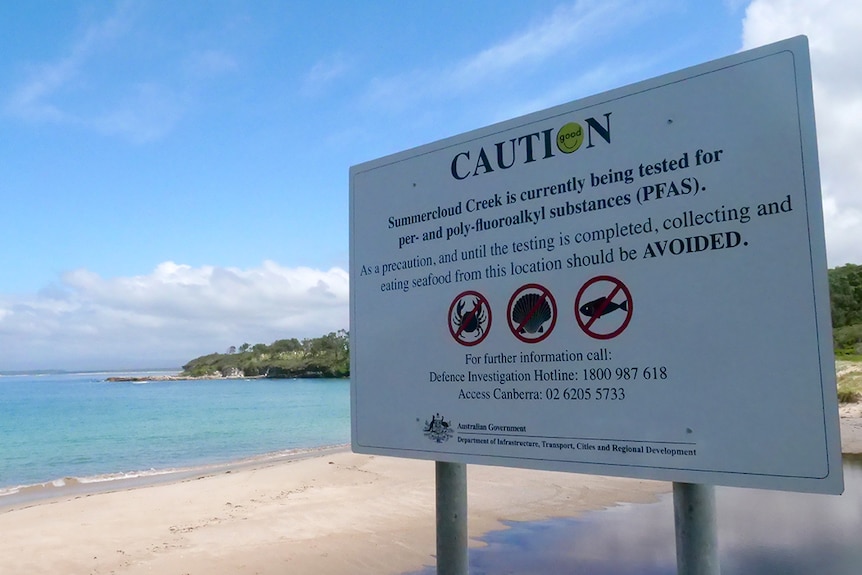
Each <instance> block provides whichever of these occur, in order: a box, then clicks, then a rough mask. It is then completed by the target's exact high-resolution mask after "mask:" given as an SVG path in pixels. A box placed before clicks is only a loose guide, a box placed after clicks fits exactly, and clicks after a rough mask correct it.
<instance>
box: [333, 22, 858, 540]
mask: <svg viewBox="0 0 862 575" xmlns="http://www.w3.org/2000/svg"><path fill="white" fill-rule="evenodd" d="M350 190H351V205H350V211H351V213H350V222H351V247H350V254H351V263H350V266H351V282H350V291H351V293H350V306H351V322H350V323H351V329H350V337H351V344H350V345H351V420H352V422H351V425H352V431H351V438H352V447H353V450H354V451H356V452H359V453H369V454H381V455H393V456H399V457H411V458H418V459H428V460H435V461H447V462H452V463H456V464H466V463H479V464H489V465H504V466H513V467H525V468H533V469H548V470H558V471H570V472H576V473H590V474H598V475H616V476H626V477H636V478H649V479H659V480H667V481H673V482H675V483H678V484H690V485H697V486H699V487H696V488H692V489H693V490H694V492H695V495H696V494H697V493H698V490H699V489H700V488H701V487H702V488H703V489H707V487H706V486H711V485H730V486H739V487H755V488H762V489H782V490H792V491H806V492H816V493H841V492H842V491H843V476H842V469H841V446H840V435H839V429H838V406H837V398H836V391H835V390H836V385H835V370H834V355H833V349H832V337H831V320H830V306H829V288H828V282H827V276H826V248H825V240H824V232H823V214H822V202H821V195H820V176H819V166H818V158H817V142H816V134H815V126H814V103H813V96H812V90H811V71H810V64H809V55H808V44H807V39H806V38H804V37H797V38H792V39H789V40H785V41H782V42H779V43H776V44H772V45H769V46H764V47H762V48H758V49H755V50H750V51H747V52H742V53H739V54H735V55H732V56H729V57H727V58H723V59H720V60H716V61H713V62H707V63H705V64H702V65H699V66H695V67H693V68H689V69H686V70H681V71H679V72H675V73H672V74H668V75H665V76H661V77H658V78H654V79H651V80H646V81H644V82H640V83H638V84H634V85H631V86H626V87H623V88H619V89H616V90H612V91H610V92H606V93H603V94H598V95H595V96H591V97H589V98H585V99H583V100H578V101H575V102H570V103H568V104H563V105H561V106H557V107H555V108H550V109H547V110H543V111H539V112H535V113H533V114H529V115H527V116H523V117H519V118H514V119H511V120H508V121H505V122H502V123H499V124H495V125H492V126H487V127H484V128H480V129H478V130H475V131H472V132H468V133H465V134H460V135H457V136H454V137H451V138H448V139H445V140H441V141H438V142H434V143H431V144H427V145H425V146H421V147H419V148H415V149H412V150H407V151H404V152H400V153H398V154H394V155H392V156H387V157H384V158H380V159H377V160H373V161H370V162H367V163H364V164H360V165H357V166H353V167H351V170H350ZM708 489H711V487H710V488H708ZM687 493H688V488H686V489H683V490H682V491H681V496H683V495H685V497H684V498H683V500H688V498H689V495H686V494H687ZM700 500H701V499H700V498H699V497H698V496H695V497H694V501H695V502H696V501H700ZM699 505H700V504H698V503H692V504H691V506H693V507H691V509H692V511H693V513H694V515H693V516H692V520H693V521H694V525H695V526H697V525H703V524H704V523H703V521H702V516H701V515H699V514H698V513H697V508H698V507H699ZM686 516H687V515H686V514H682V517H683V518H684V517H686ZM698 517H701V519H698ZM713 521H714V518H713ZM682 525H690V523H689V522H688V521H685V522H683V523H682ZM684 531H685V532H688V533H691V530H690V529H687V530H684ZM701 531H702V530H701V528H700V527H695V528H694V532H695V534H696V533H698V532H701ZM684 540H685V541H698V540H699V539H698V537H695V538H694V539H691V538H689V537H688V536H687V537H686V538H685V539H684ZM687 547H688V546H686V548H687ZM713 547H714V545H713ZM698 553H699V551H698Z"/></svg>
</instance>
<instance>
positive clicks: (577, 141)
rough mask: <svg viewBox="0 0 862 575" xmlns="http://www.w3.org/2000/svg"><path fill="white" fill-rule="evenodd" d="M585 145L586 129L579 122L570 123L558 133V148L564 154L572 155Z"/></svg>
mask: <svg viewBox="0 0 862 575" xmlns="http://www.w3.org/2000/svg"><path fill="white" fill-rule="evenodd" d="M583 143H584V129H583V128H582V127H581V125H580V124H578V123H577V122H569V123H568V124H566V125H565V126H563V127H562V128H560V131H559V132H557V147H558V148H559V149H560V151H561V152H563V153H564V154H571V153H572V152H574V151H575V150H577V149H578V148H580V147H581V144H583Z"/></svg>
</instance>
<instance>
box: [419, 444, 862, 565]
mask: <svg viewBox="0 0 862 575" xmlns="http://www.w3.org/2000/svg"><path fill="white" fill-rule="evenodd" d="M844 481H845V486H846V487H845V491H844V494H843V495H841V496H840V497H839V496H833V495H812V494H805V493H790V492H783V491H765V490H757V489H737V488H729V487H718V488H716V503H717V509H718V529H719V549H720V558H721V572H722V575H822V574H827V573H828V574H829V575H858V574H859V573H860V569H862V544H860V535H859V534H860V533H862V456H859V455H855V456H846V455H845V459H844ZM509 525H510V527H511V528H510V529H509V530H506V531H498V532H494V533H490V534H488V535H487V536H486V537H483V538H482V539H483V541H484V542H486V543H487V544H488V545H487V547H483V548H477V549H471V550H470V572H471V573H472V574H474V575H502V574H508V573H518V574H520V575H533V574H535V575H539V574H546V573H570V574H574V575H581V574H583V575H675V574H676V555H675V547H674V525H673V499H672V496H671V495H670V494H667V495H665V496H664V497H663V498H662V499H661V500H660V501H659V502H658V503H653V504H640V505H621V506H619V507H615V508H612V509H608V510H605V511H599V512H594V513H590V514H587V515H584V516H582V517H580V518H577V519H558V520H551V521H541V522H530V523H510V524H509ZM420 573H421V574H422V575H427V574H431V573H433V569H431V570H425V571H422V572H420Z"/></svg>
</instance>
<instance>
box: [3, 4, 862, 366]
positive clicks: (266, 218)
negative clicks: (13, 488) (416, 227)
mask: <svg viewBox="0 0 862 575" xmlns="http://www.w3.org/2000/svg"><path fill="white" fill-rule="evenodd" d="M860 29H862V8H858V7H855V3H852V2H790V1H778V0H762V1H760V0H755V1H753V2H750V3H749V2H743V1H707V2H682V1H661V0H656V1H640V2H634V1H614V0H601V1H600V0H594V1H588V0H582V1H575V2H565V1H533V2H514V1H511V2H510V1H503V2H501V1H499V0H496V1H484V0H481V1H471V2H466V3H465V2H453V1H435V2H430V1H429V2H419V1H417V2H401V1H391V2H389V1H387V2H336V1H330V2H266V1H258V2H239V1H237V2H232V1H214V2H206V3H203V2H167V1H151V2H150V1H140V2H138V1H120V2H107V1H99V2H83V1H82V2H53V1H34V2H26V3H13V2H5V3H0V197H2V206H3V210H2V215H3V223H2V227H0V230H2V231H0V238H2V246H3V249H2V250H0V268H2V269H3V270H4V273H3V274H2V275H0V349H2V350H3V352H2V353H0V370H4V369H28V368H49V367H67V368H73V369H76V368H97V367H99V368H100V367H132V366H161V365H163V366H176V365H179V364H181V363H183V362H184V361H186V360H188V359H191V358H192V357H195V356H197V355H201V354H204V353H210V352H213V351H224V350H225V349H226V348H227V347H228V346H230V345H239V344H241V343H243V342H250V343H256V342H270V341H272V340H274V339H277V338H282V337H300V338H301V337H315V336H318V335H322V334H325V333H327V332H329V331H334V330H337V329H341V328H348V327H349V326H348V311H347V291H348V283H349V279H348V273H347V269H348V235H349V230H348V200H349V197H348V169H349V167H350V166H351V165H353V164H357V163H360V162H363V161H367V160H371V159H374V158H376V157H380V156H383V155H386V154H390V153H393V152H397V151H400V150H403V149H407V148H411V147H414V146H419V145H422V144H425V143H428V142H431V141H434V140H437V139H440V138H443V137H447V136H451V135H454V134H458V133H461V132H464V131H468V130H471V129H474V128H478V127H481V126H484V125H487V124H490V123H494V122H497V121H501V120H505V119H508V118H511V117H514V116H518V115H521V114H525V113H528V112H531V111H536V110H540V109H543V108H546V107H549V106H552V105H556V104H560V103H563V102H567V101H570V100H574V99H578V98H581V97H584V96H588V95H591V94H594V93H597V92H601V91H604V90H607V89H611V88H615V87H618V86H622V85H625V84H629V83H632V82H636V81H639V80H643V79H646V78H649V77H653V76H656V75H660V74H663V73H665V72H670V71H674V70H677V69H680V68H684V67H687V66H691V65H695V64H698V63H701V62H703V61H706V60H711V59H714V58H719V57H722V56H726V55H728V54H732V53H734V52H737V51H739V50H741V49H744V48H750V47H754V46H758V45H762V44H765V43H769V42H771V41H775V40H779V39H783V38H786V37H790V36H793V35H796V34H799V33H805V34H808V35H809V37H810V40H811V46H812V62H813V68H814V76H815V99H816V105H817V122H818V135H819V140H820V155H821V170H822V179H823V188H824V208H825V214H826V225H827V245H828V251H829V263H830V265H831V266H834V265H840V264H843V263H847V262H852V263H862V242H860V241H858V231H857V230H858V229H860V225H862V199H860V195H859V194H858V192H857V190H856V187H857V186H858V183H859V181H860V178H862V171H860V170H862V168H860V167H858V165H862V163H860V162H858V161H857V159H856V152H857V151H858V150H859V149H860V146H859V144H862V141H860V140H862V130H860V127H862V78H860V76H862V74H860V72H859V71H858V69H856V67H854V66H850V67H848V66H847V64H848V62H855V61H857V60H858V59H859V57H860V56H862V41H860V39H859V36H860V35H859V33H858V31H859V30H860Z"/></svg>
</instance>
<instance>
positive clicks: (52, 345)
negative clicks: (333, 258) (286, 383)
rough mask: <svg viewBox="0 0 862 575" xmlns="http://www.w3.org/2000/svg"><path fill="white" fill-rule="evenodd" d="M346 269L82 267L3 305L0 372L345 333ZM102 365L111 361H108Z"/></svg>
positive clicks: (170, 357) (150, 359)
mask: <svg viewBox="0 0 862 575" xmlns="http://www.w3.org/2000/svg"><path fill="white" fill-rule="evenodd" d="M348 285H349V277H348V273H347V272H346V271H344V270H342V269H339V268H332V269H330V270H326V271H323V270H315V269H310V268H302V267H300V268H286V267H282V266H280V265H278V264H276V263H274V262H270V261H267V262H264V263H263V264H262V265H261V266H260V267H257V268H253V269H236V268H220V267H213V266H202V267H198V268H194V267H191V266H188V265H180V264H175V263H173V262H165V263H162V264H160V265H159V266H157V267H156V268H155V269H154V270H153V271H152V273H150V274H148V275H144V276H134V277H118V278H103V277H101V276H99V275H98V274H95V273H93V272H91V271H88V270H85V269H79V270H75V271H71V272H68V273H66V274H65V275H64V276H63V277H62V280H61V285H60V286H55V287H54V288H53V289H51V290H46V291H45V292H43V293H41V294H39V295H36V296H31V297H27V298H11V297H6V298H4V299H0V347H2V349H3V350H4V353H3V357H4V361H3V362H2V364H1V365H0V369H26V368H40V367H42V368H44V367H51V366H50V365H46V362H52V364H53V365H55V366H60V367H68V368H86V367H90V368H98V367H122V366H125V367H135V366H139V367H146V366H158V365H166V364H171V363H174V364H176V363H179V362H183V361H186V360H189V359H192V358H193V357H196V356H197V355H202V354H205V353H212V352H221V351H224V350H225V349H227V347H228V346H230V345H239V344H242V343H246V342H248V343H252V344H253V343H270V342H272V341H274V340H276V339H281V338H286V337H299V338H302V337H317V336H320V335H325V334H326V333H329V332H332V331H337V330H339V329H345V328H347V327H348ZM106 364H108V365H106Z"/></svg>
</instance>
